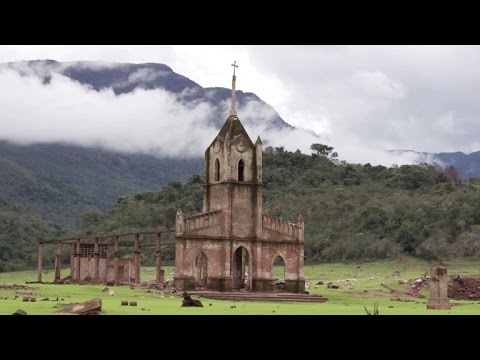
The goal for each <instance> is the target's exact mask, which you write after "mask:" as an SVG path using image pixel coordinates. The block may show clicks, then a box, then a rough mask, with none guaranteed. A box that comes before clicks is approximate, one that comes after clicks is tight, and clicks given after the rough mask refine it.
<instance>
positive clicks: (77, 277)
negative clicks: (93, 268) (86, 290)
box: [75, 239, 82, 282]
mask: <svg viewBox="0 0 480 360" xmlns="http://www.w3.org/2000/svg"><path fill="white" fill-rule="evenodd" d="M75 251H76V254H75V281H76V282H80V279H81V274H80V266H81V265H80V261H81V258H82V251H81V250H80V239H77V244H76V250H75Z"/></svg>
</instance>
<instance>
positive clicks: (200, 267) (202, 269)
mask: <svg viewBox="0 0 480 360" xmlns="http://www.w3.org/2000/svg"><path fill="white" fill-rule="evenodd" d="M195 285H196V286H199V287H202V286H207V257H206V256H205V254H204V253H200V254H198V255H197V257H196V258H195Z"/></svg>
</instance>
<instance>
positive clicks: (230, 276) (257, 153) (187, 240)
mask: <svg viewBox="0 0 480 360" xmlns="http://www.w3.org/2000/svg"><path fill="white" fill-rule="evenodd" d="M232 66H233V78H232V98H231V107H230V114H229V116H228V118H227V121H226V122H225V124H224V125H223V127H222V129H221V130H220V132H219V133H218V135H217V136H216V137H215V139H214V140H213V142H212V143H211V145H210V146H209V147H208V148H207V150H206V151H205V184H204V195H203V212H202V213H200V214H195V215H185V214H183V212H182V210H181V209H179V210H178V212H177V216H176V224H175V239H176V245H175V246H176V249H175V276H174V286H175V287H176V288H177V289H180V290H193V289H195V288H197V287H204V288H207V289H211V290H217V291H232V290H236V289H244V290H247V291H258V292H270V291H273V288H274V286H273V282H274V277H273V274H272V271H273V263H274V261H275V260H276V259H277V258H278V257H280V258H281V259H282V260H283V263H284V264H285V268H284V280H285V291H286V292H292V293H304V292H305V280H304V277H303V261H304V221H303V218H302V217H301V216H299V217H298V221H297V222H296V223H290V222H288V221H286V220H283V219H279V218H275V217H273V216H270V215H268V214H267V213H265V212H264V210H263V195H262V191H263V183H262V142H261V140H260V137H257V140H256V141H255V143H253V142H252V140H251V139H250V137H249V136H248V134H247V132H246V131H245V128H244V127H243V125H242V123H241V122H240V119H239V118H238V116H237V111H236V93H235V83H236V76H235V68H236V67H238V66H237V65H236V63H234V64H232Z"/></svg>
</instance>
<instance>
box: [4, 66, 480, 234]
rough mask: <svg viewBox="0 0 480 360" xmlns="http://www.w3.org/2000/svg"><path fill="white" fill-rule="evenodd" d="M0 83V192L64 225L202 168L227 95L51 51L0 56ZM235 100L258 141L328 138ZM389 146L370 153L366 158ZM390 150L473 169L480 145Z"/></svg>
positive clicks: (158, 73)
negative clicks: (57, 57)
mask: <svg viewBox="0 0 480 360" xmlns="http://www.w3.org/2000/svg"><path fill="white" fill-rule="evenodd" d="M228 82H229V81H226V83H227V84H228ZM0 92H1V93H2V97H1V98H0V116H1V119H2V121H1V122H0V195H3V196H4V197H5V198H6V199H8V200H9V201H14V202H15V203H18V204H20V205H21V206H26V207H31V208H33V209H35V210H37V211H40V212H41V213H42V214H43V215H44V216H45V217H47V218H48V219H51V220H54V221H56V222H59V223H61V224H64V225H72V224H73V222H74V220H75V219H76V218H77V217H78V215H79V214H80V213H81V212H82V211H84V210H87V209H92V208H96V209H99V210H101V211H106V210H108V209H109V208H111V206H112V205H113V204H114V203H115V201H116V200H117V198H118V197H119V196H122V195H125V194H137V193H140V192H142V191H147V190H154V191H158V190H159V189H160V188H161V187H162V186H164V185H166V184H167V183H168V182H170V181H183V180H185V179H187V178H188V177H189V176H191V175H193V174H201V173H202V172H203V153H204V150H205V148H206V147H207V146H208V145H209V144H210V143H211V141H212V140H213V138H214V137H215V136H216V134H217V133H218V130H219V129H220V127H221V126H222V125H223V123H224V122H225V120H226V117H227V116H228V110H229V106H230V96H231V90H230V89H228V88H222V87H213V88H204V87H202V86H201V85H199V84H197V83H196V82H194V81H192V80H190V79H188V78H187V77H185V76H182V75H180V74H177V73H175V72H174V71H173V70H172V69H171V68H170V67H169V66H167V65H164V64H154V63H145V64H127V63H110V62H99V61H78V62H57V61H54V60H32V61H21V62H14V63H5V64H0ZM237 101H238V112H239V117H240V118H241V121H242V123H243V124H244V125H245V128H246V129H247V131H248V133H249V134H250V136H252V137H256V136H257V135H260V136H261V138H262V142H263V144H264V147H265V148H266V147H268V146H274V147H275V146H285V147H286V148H287V149H290V150H292V151H295V150H296V149H300V150H301V151H303V152H304V153H309V147H310V145H311V144H312V143H326V141H325V140H322V138H320V137H319V136H317V135H315V134H314V133H313V132H311V131H308V130H305V129H298V128H295V127H292V126H291V125H289V124H288V123H286V122H285V121H284V120H283V119H282V118H281V117H280V115H279V114H278V113H277V112H276V111H275V109H273V108H272V107H271V106H270V105H268V104H266V103H265V102H264V101H262V100H261V99H260V98H259V97H258V96H257V95H255V94H253V93H249V92H243V91H241V90H237ZM330 145H333V146H335V144H330ZM386 153H387V152H378V153H372V157H376V159H374V158H372V160H371V162H372V163H375V161H377V162H380V163H382V161H379V159H384V158H386V156H385V154H386ZM339 155H340V159H341V158H342V154H341V153H340V154H339ZM391 155H392V153H390V154H388V157H392V156H391ZM395 155H398V159H400V160H399V161H398V163H399V164H404V163H415V162H428V163H432V162H437V163H439V164H442V165H453V166H455V167H456V168H458V170H459V172H460V173H461V175H462V176H464V177H475V176H480V155H479V153H472V154H469V155H465V154H463V153H441V154H428V153H418V152H415V151H412V152H405V151H396V152H395Z"/></svg>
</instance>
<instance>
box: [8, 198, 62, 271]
mask: <svg viewBox="0 0 480 360" xmlns="http://www.w3.org/2000/svg"><path fill="white" fill-rule="evenodd" d="M61 234H62V229H61V227H60V226H58V225H55V224H53V223H51V222H50V221H48V220H46V219H44V218H42V217H41V216H40V215H39V214H38V213H36V212H35V211H33V210H30V209H27V208H25V207H22V206H19V205H16V204H14V203H12V202H10V201H8V200H6V199H4V198H2V197H0V272H2V271H12V270H17V269H22V268H25V267H33V266H35V265H36V264H37V242H38V240H39V239H45V238H52V237H56V236H60V235H61ZM52 259H53V257H50V259H49V260H48V261H46V264H48V263H49V262H50V263H51V261H52Z"/></svg>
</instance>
